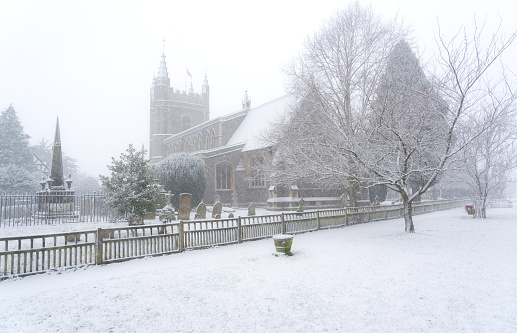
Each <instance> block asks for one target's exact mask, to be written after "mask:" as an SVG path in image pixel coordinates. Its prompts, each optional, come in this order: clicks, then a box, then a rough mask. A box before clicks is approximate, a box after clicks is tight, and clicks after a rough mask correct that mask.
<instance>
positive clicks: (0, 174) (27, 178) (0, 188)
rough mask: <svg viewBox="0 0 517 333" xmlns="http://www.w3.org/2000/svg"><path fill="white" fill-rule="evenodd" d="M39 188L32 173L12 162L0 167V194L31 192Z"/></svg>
mask: <svg viewBox="0 0 517 333" xmlns="http://www.w3.org/2000/svg"><path fill="white" fill-rule="evenodd" d="M38 188H39V186H38V183H37V182H36V181H35V179H34V174H33V173H31V172H29V171H28V170H27V169H26V168H23V167H19V166H17V165H14V164H10V165H7V166H2V167H0V194H16V193H20V194H21V193H33V192H35V191H37V190H38Z"/></svg>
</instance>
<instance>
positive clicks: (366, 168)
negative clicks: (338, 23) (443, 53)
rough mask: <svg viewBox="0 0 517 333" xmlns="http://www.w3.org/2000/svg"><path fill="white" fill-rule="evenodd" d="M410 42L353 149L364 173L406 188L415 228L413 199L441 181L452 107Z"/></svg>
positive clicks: (395, 53) (394, 58)
mask: <svg viewBox="0 0 517 333" xmlns="http://www.w3.org/2000/svg"><path fill="white" fill-rule="evenodd" d="M444 104H445V103H444V101H443V99H442V98H441V97H440V96H439V95H438V94H437V93H436V91H435V90H434V89H433V87H432V85H431V82H430V81H429V80H428V79H427V78H426V76H425V74H424V72H423V70H422V68H421V66H420V64H419V61H418V59H417V57H416V56H415V54H414V53H413V51H412V50H411V47H410V46H409V44H408V43H407V42H405V41H400V42H399V43H397V44H396V45H395V47H394V48H393V50H392V52H391V53H390V56H389V57H388V61H387V66H386V69H385V71H384V73H383V75H382V76H381V80H380V84H379V85H378V87H377V89H376V95H375V98H374V99H373V100H372V103H371V106H372V110H371V112H370V114H369V124H368V126H367V127H365V128H364V129H363V131H362V132H360V133H358V136H357V137H356V138H354V140H355V141H354V142H355V147H350V148H349V149H350V150H351V152H353V155H354V158H355V159H356V161H357V162H358V166H359V169H360V170H361V171H362V172H361V174H360V175H361V176H364V177H367V179H368V180H369V181H370V182H372V183H374V184H385V185H386V186H388V188H390V189H391V190H393V191H395V192H398V193H400V195H401V198H402V202H403V204H404V212H405V213H404V217H405V220H406V231H408V232H412V231H414V226H413V221H412V216H411V214H412V204H413V202H414V201H415V200H417V199H418V198H419V197H420V195H421V194H423V193H424V192H425V191H427V189H428V188H429V187H430V186H431V185H432V182H434V181H436V178H437V175H436V167H437V166H438V165H439V163H440V158H441V156H442V155H443V153H444V152H445V150H446V148H447V145H448V142H447V136H446V135H447V131H448V122H447V120H446V119H447V110H446V108H445V105H444Z"/></svg>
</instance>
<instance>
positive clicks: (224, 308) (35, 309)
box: [0, 208, 517, 332]
mask: <svg viewBox="0 0 517 333" xmlns="http://www.w3.org/2000/svg"><path fill="white" fill-rule="evenodd" d="M488 214H489V219H486V220H481V219H473V218H471V217H468V216H467V215H466V213H465V212H464V211H463V210H462V209H456V210H449V211H443V212H437V213H433V214H428V215H422V216H416V217H415V228H416V231H417V233H416V234H406V233H405V232H404V231H403V230H404V226H403V220H402V219H397V220H389V221H380V222H373V223H368V224H361V225H354V226H350V227H346V228H342V229H334V230H326V231H318V232H313V233H307V234H302V235H297V236H295V238H294V241H293V252H294V255H293V256H292V257H276V256H273V255H272V253H273V251H274V246H273V241H272V240H271V239H267V240H261V241H256V242H248V243H243V244H240V245H232V246H226V247H220V248H213V249H208V250H200V251H191V252H185V253H181V254H177V255H170V256H163V257H158V258H149V259H142V260H133V261H130V262H126V263H120V264H111V265H107V266H101V267H89V268H88V269H85V270H83V269H80V270H76V271H74V272H70V271H68V272H66V273H63V274H57V273H52V274H45V275H39V276H31V277H27V278H24V279H19V280H7V281H3V282H0V308H1V310H0V332H71V331H77V332H286V331H288V332H326V331H336V332H337V331H339V332H421V331H424V332H454V331H464V332H516V331H517V260H516V256H517V242H516V241H515V239H516V238H517V208H506V209H505V208H500V209H492V210H490V211H489V212H488Z"/></svg>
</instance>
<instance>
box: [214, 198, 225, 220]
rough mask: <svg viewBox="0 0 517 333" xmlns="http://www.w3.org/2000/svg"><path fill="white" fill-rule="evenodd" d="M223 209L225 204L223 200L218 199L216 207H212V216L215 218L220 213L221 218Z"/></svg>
mask: <svg viewBox="0 0 517 333" xmlns="http://www.w3.org/2000/svg"><path fill="white" fill-rule="evenodd" d="M222 211H223V205H222V204H221V202H219V201H217V202H216V203H215V204H214V208H213V209H212V218H213V219H215V218H217V215H219V218H221V213H222Z"/></svg>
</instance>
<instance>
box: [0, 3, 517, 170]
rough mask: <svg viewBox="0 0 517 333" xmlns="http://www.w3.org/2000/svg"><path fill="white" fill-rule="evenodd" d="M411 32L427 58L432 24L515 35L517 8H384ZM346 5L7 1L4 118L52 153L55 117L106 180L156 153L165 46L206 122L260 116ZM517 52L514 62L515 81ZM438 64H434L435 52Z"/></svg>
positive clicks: (172, 71)
mask: <svg viewBox="0 0 517 333" xmlns="http://www.w3.org/2000/svg"><path fill="white" fill-rule="evenodd" d="M361 2H362V3H367V4H368V3H371V5H372V7H373V9H374V10H375V11H377V12H378V13H379V14H381V15H383V16H384V17H386V18H389V17H392V16H393V15H395V14H396V13H397V12H398V13H399V16H400V17H401V18H403V19H404V20H405V22H406V23H408V24H409V25H411V26H412V27H413V29H414V34H413V36H414V38H415V39H416V41H417V43H418V45H419V52H422V51H423V50H425V51H426V52H429V50H432V49H433V48H434V39H433V33H434V32H435V31H436V30H437V29H436V27H437V25H436V22H437V19H439V20H440V24H441V25H442V27H443V28H444V30H446V31H447V32H448V33H449V34H451V33H452V32H453V31H456V30H457V28H459V26H460V25H461V24H466V25H469V26H472V22H473V18H474V15H477V17H478V19H484V18H485V17H487V18H488V20H489V22H495V23H497V22H498V20H499V18H498V15H499V16H501V17H502V19H503V26H504V29H505V30H506V31H508V32H510V31H512V30H517V20H516V19H515V17H516V16H517V2H516V1H515V0H492V1H487V0H484V1H477V0H470V1H456V0H435V1H420V0H393V1H390V0H378V1H366V0H365V1H361ZM348 3H349V1H346V0H341V1H331V0H328V1H327V0H318V1H291V0H273V1H270V0H261V1H243V0H241V1H225V0H222V1H152V0H151V1H128V0H126V1H109V0H103V1H96V0H95V1H92V0H90V1H70V0H65V1H54V0H46V1H40V0H34V1H26V0H0V48H1V51H0V108H1V109H2V110H3V109H5V108H7V107H8V106H9V104H11V103H12V104H13V106H14V107H15V109H16V112H17V114H18V116H19V118H20V120H21V122H22V125H23V126H24V130H25V133H27V134H28V135H30V136H31V143H33V144H35V143H37V142H38V141H39V140H40V139H41V138H42V137H44V138H45V139H47V140H49V142H50V143H52V141H53V134H54V129H55V122H56V117H59V121H60V126H61V139H62V145H63V150H64V152H65V154H67V155H69V156H71V157H73V158H76V159H77V160H78V164H79V167H80V169H81V171H82V172H86V173H88V174H90V175H92V176H98V174H107V173H108V170H107V168H106V165H108V164H110V163H111V157H116V158H118V157H119V155H120V153H121V152H123V151H125V150H126V148H127V147H128V145H129V144H130V143H133V144H134V145H135V146H136V147H137V148H139V147H141V146H142V144H143V145H145V147H146V149H147V147H148V141H149V89H150V87H151V81H152V78H153V74H154V73H155V72H156V71H157V70H158V66H159V62H160V55H161V53H162V48H163V43H162V41H163V40H166V44H165V53H166V56H167V66H168V69H169V76H170V78H171V82H172V86H173V87H174V88H175V89H180V90H184V89H185V84H186V83H187V85H188V84H190V81H188V82H187V81H186V67H188V69H189V71H190V73H191V74H192V76H193V80H192V82H193V85H194V90H195V91H196V92H200V90H201V84H202V80H203V76H204V73H205V71H206V73H207V75H208V81H209V84H210V100H211V103H210V117H211V118H215V117H218V116H221V115H225V114H229V113H232V112H235V111H237V110H239V109H240V108H241V104H240V103H241V99H242V96H243V94H244V91H245V90H247V91H248V93H249V95H250V97H251V100H252V107H253V106H258V105H260V104H263V103H265V102H268V101H270V100H272V99H275V98H277V97H280V96H283V95H284V94H285V88H284V86H285V80H284V76H283V74H282V71H281V67H282V66H284V65H285V64H286V63H288V62H289V61H290V60H291V59H292V58H293V57H294V56H296V55H297V54H298V53H299V52H300V51H301V49H302V44H303V41H304V40H305V39H306V37H307V36H308V35H310V34H312V33H314V32H316V31H317V30H318V29H319V27H320V26H321V24H322V22H323V21H324V20H326V19H328V18H329V17H330V15H331V14H332V12H334V11H335V10H336V9H338V8H343V7H345V6H346V5H347V4H348ZM516 48H517V43H516V45H513V47H512V50H510V52H511V54H513V56H512V57H507V61H508V62H509V64H510V66H511V67H512V68H514V69H517V64H516V62H517V60H516V58H517V57H516V56H517V52H516V50H515V49H516ZM429 54H430V52H429Z"/></svg>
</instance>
